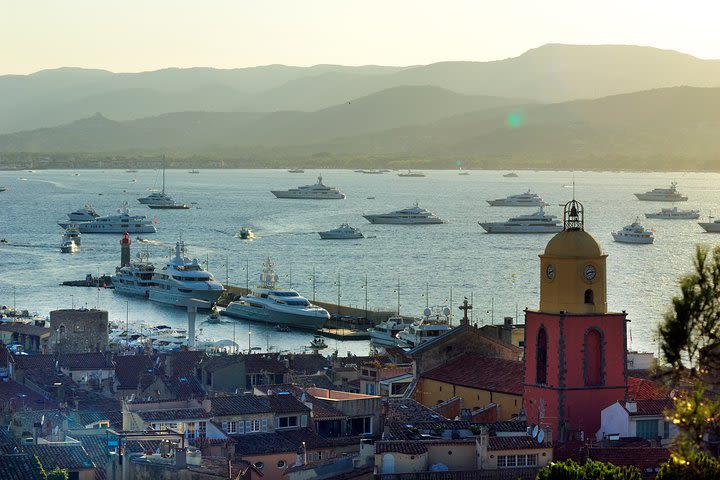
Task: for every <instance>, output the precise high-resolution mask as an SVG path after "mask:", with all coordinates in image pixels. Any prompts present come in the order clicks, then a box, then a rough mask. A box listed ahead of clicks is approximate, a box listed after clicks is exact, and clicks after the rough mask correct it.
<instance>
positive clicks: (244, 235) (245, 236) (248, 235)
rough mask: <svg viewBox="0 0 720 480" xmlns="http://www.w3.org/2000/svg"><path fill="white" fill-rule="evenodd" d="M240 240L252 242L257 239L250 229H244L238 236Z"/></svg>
mask: <svg viewBox="0 0 720 480" xmlns="http://www.w3.org/2000/svg"><path fill="white" fill-rule="evenodd" d="M235 236H236V237H238V238H239V239H240V240H251V239H252V238H254V237H255V234H254V233H253V231H252V230H250V229H249V228H248V227H242V228H241V229H240V230H239V231H238V232H237V233H236V234H235Z"/></svg>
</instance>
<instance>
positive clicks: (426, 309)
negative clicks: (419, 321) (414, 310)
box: [423, 308, 432, 317]
mask: <svg viewBox="0 0 720 480" xmlns="http://www.w3.org/2000/svg"><path fill="white" fill-rule="evenodd" d="M431 313H432V311H431V310H430V309H429V308H425V310H423V315H425V316H426V317H429V316H430V314H431Z"/></svg>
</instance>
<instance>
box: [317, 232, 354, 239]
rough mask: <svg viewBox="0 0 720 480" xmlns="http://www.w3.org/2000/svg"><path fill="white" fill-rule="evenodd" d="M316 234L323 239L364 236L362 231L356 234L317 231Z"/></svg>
mask: <svg viewBox="0 0 720 480" xmlns="http://www.w3.org/2000/svg"><path fill="white" fill-rule="evenodd" d="M318 235H320V238H321V239H323V240H357V239H358V238H365V237H364V236H363V234H362V233H360V234H358V235H338V234H335V233H330V232H318Z"/></svg>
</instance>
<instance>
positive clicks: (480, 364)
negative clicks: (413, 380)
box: [421, 354, 525, 395]
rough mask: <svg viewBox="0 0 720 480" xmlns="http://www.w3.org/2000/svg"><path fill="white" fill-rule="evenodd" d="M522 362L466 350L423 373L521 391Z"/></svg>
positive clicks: (483, 386) (470, 384)
mask: <svg viewBox="0 0 720 480" xmlns="http://www.w3.org/2000/svg"><path fill="white" fill-rule="evenodd" d="M524 375H525V366H524V365H523V363H522V362H516V361H514V360H503V359H500V358H492V357H486V356H483V355H477V354H465V355H461V356H460V357H458V358H456V359H454V360H452V361H450V362H448V363H446V364H445V365H443V366H440V367H437V368H435V369H433V370H430V371H428V372H425V373H423V374H422V376H421V378H429V379H432V380H438V381H441V382H446V383H450V384H453V385H462V386H464V387H471V388H477V389H482V390H490V391H493V392H502V393H510V394H513V395H522V394H523V391H524V387H523V382H524Z"/></svg>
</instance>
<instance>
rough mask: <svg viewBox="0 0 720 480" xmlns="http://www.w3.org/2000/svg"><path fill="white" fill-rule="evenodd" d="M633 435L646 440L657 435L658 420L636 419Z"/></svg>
mask: <svg viewBox="0 0 720 480" xmlns="http://www.w3.org/2000/svg"><path fill="white" fill-rule="evenodd" d="M635 432H636V433H635V435H636V436H638V437H640V438H644V439H646V440H651V439H655V438H657V437H658V421H657V420H638V421H637V422H636V423H635Z"/></svg>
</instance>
